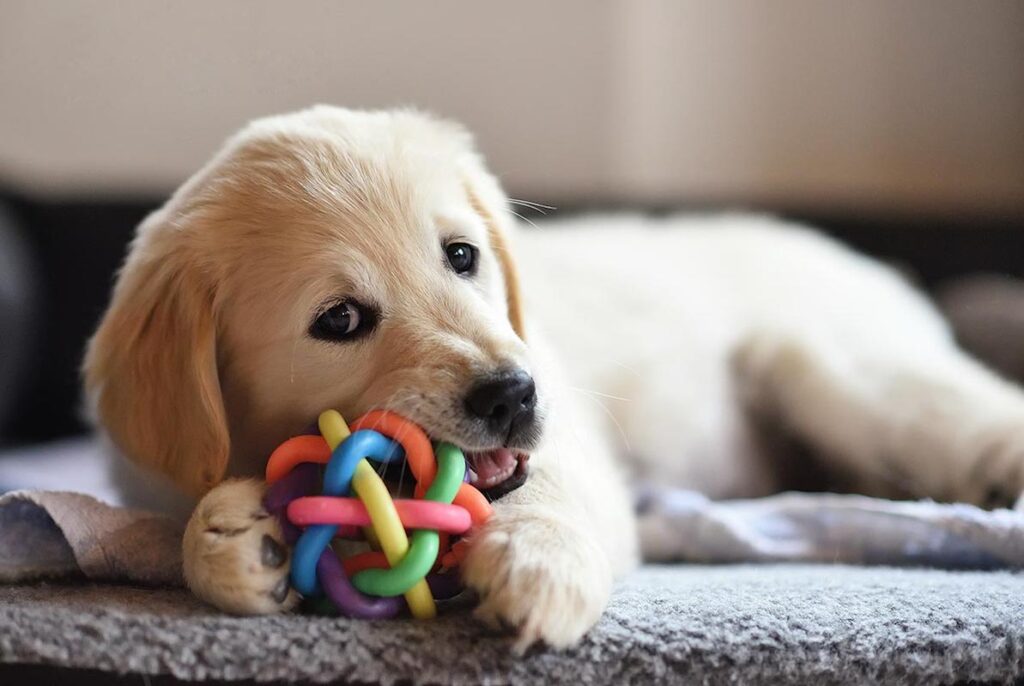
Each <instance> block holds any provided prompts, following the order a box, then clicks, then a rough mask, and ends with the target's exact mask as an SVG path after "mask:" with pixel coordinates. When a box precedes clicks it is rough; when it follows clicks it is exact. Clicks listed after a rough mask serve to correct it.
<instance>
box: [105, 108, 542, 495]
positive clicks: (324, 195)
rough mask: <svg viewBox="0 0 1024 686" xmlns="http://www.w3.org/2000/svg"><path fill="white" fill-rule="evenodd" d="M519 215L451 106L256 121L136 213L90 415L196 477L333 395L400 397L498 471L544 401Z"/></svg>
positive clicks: (205, 476) (312, 414)
mask: <svg viewBox="0 0 1024 686" xmlns="http://www.w3.org/2000/svg"><path fill="white" fill-rule="evenodd" d="M509 223H510V222H509V221H508V212H507V209H506V199H505V197H504V195H503V193H502V191H501V189H500V187H499V185H498V183H497V181H496V180H495V179H494V178H493V177H492V176H491V175H490V174H489V173H488V172H487V170H486V169H485V167H484V165H483V162H482V160H481V158H480V156H479V155H478V154H477V153H476V152H475V150H474V148H473V143H472V140H471V138H470V136H469V135H468V134H467V133H466V132H465V131H464V130H463V129H461V128H459V127H458V126H456V125H454V124H451V123H448V122H443V121H439V120H437V119H434V118H432V117H429V116H426V115H423V114H419V113H416V112H411V111H395V112H354V111H349V110H342V109H337V108H330V107H316V108H313V109H311V110H306V111H303V112H299V113H297V114H292V115H287V116H282V117H273V118H269V119H264V120H260V121H257V122H255V123H253V124H251V125H250V126H249V127H248V128H246V129H245V130H243V131H242V132H241V133H240V134H238V135H237V136H235V137H234V138H233V139H232V140H231V141H229V142H228V144H227V145H226V146H225V148H224V149H223V150H222V151H221V152H220V153H219V154H218V155H217V156H216V157H215V158H214V159H213V160H212V161H211V162H210V163H209V164H208V165H207V166H206V167H205V168H204V169H203V170H201V171H200V172H199V173H198V174H196V175H195V176H194V177H193V178H192V179H190V180H189V181H188V182H187V183H185V184H184V186H182V188H181V189H179V190H178V192H177V193H175V194H174V196H173V197H172V198H171V199H170V200H169V201H168V202H167V204H166V205H165V206H164V207H162V208H161V209H159V210H157V211H156V212H154V213H153V214H152V215H151V216H150V217H148V218H147V219H146V220H145V222H143V224H142V225H141V226H140V228H139V231H138V235H137V237H136V239H135V241H134V243H133V245H132V247H131V250H130V252H129V255H128V258H127V260H126V262H125V265H124V267H123V269H122V271H121V273H120V276H119V278H118V282H117V285H116V287H115V289H114V294H113V299H112V302H111V305H110V308H109V310H108V311H107V313H106V315H105V316H104V318H103V321H102V323H101V325H100V327H99V330H98V331H97V333H96V335H95V336H94V338H93V339H92V341H91V343H90V345H89V350H88V352H87V355H86V360H85V380H86V387H87V391H88V393H89V396H90V399H91V402H92V406H93V408H94V411H95V413H96V414H97V418H98V420H99V421H100V422H101V423H102V425H103V427H104V428H105V429H106V430H107V432H108V433H109V434H110V436H111V437H112V438H113V440H114V442H115V443H116V444H117V445H118V446H119V448H120V449H121V450H122V451H123V452H124V453H125V454H126V455H127V456H128V457H130V458H131V459H132V460H134V461H136V462H137V463H140V464H142V465H143V466H145V467H148V468H151V469H155V470H157V471H159V472H161V473H163V474H164V475H166V476H168V477H170V478H171V479H172V480H173V481H174V482H175V483H176V484H177V485H178V486H179V487H180V488H181V489H182V490H183V491H185V492H187V493H189V494H192V495H200V494H202V493H203V492H204V491H206V490H207V489H209V488H210V487H212V486H213V485H215V484H216V483H217V482H219V481H220V480H221V479H222V478H223V477H224V475H225V473H226V472H227V471H228V469H229V464H230V468H231V471H232V472H233V473H241V474H244V473H252V474H255V473H258V472H259V469H260V467H261V464H262V461H263V460H265V459H266V457H267V455H268V454H269V452H270V451H271V450H272V449H273V448H274V446H275V445H276V444H277V443H278V442H280V441H281V440H283V439H285V438H287V437H288V436H290V435H294V434H296V433H299V432H300V431H301V430H302V429H303V428H304V427H306V426H307V425H308V424H309V423H310V422H311V421H313V420H315V418H316V416H317V415H318V414H319V413H320V412H321V411H322V410H324V409H327V408H336V409H338V410H340V411H341V412H342V413H343V414H344V415H345V416H346V417H348V418H349V419H354V418H355V417H356V416H357V415H359V414H361V413H363V412H365V411H367V410H369V409H371V408H387V409H392V410H395V411H397V412H399V413H401V414H403V415H405V416H406V417H408V418H410V419H412V420H413V421H415V422H417V423H418V424H420V425H422V426H423V427H424V428H425V429H426V430H427V431H428V433H430V435H431V436H432V437H433V438H435V439H438V440H445V441H450V442H452V443H454V444H456V445H458V446H461V447H462V448H464V449H465V450H466V451H467V454H468V455H469V457H470V461H471V466H472V467H473V468H474V469H475V470H476V473H477V477H476V478H477V480H478V482H479V485H480V486H481V487H483V488H489V487H491V488H497V489H500V488H501V485H503V484H504V485H506V486H508V485H509V484H511V483H512V482H514V481H516V480H518V479H520V478H522V477H523V475H524V468H523V462H524V460H525V456H526V454H527V453H528V451H529V450H530V449H532V448H533V447H534V446H535V444H536V442H537V441H538V440H539V436H540V433H541V422H542V415H543V405H542V401H543V394H542V393H541V392H540V391H539V390H538V388H537V385H536V384H535V381H534V379H533V371H534V370H533V369H532V367H531V361H530V359H529V356H528V351H527V347H526V344H525V343H524V339H525V334H524V330H523V313H522V309H521V304H520V300H519V294H518V290H517V284H516V273H515V269H514V265H513V262H512V257H511V254H510V252H509V244H508V230H509V228H510V227H509Z"/></svg>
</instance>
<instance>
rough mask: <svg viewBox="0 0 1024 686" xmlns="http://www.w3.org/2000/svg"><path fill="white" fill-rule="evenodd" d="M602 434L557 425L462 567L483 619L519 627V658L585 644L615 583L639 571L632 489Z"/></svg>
mask: <svg viewBox="0 0 1024 686" xmlns="http://www.w3.org/2000/svg"><path fill="white" fill-rule="evenodd" d="M597 426H600V424H598V423H589V422H580V421H579V419H577V420H575V421H574V420H572V419H569V418H567V417H565V416H563V417H561V418H558V417H556V418H553V419H552V421H551V422H550V423H549V430H548V433H547V436H548V437H547V438H546V439H545V443H544V445H543V446H542V448H541V449H540V450H539V451H537V452H535V453H534V454H533V456H532V457H531V473H530V478H529V480H528V481H527V482H526V484H525V485H524V486H522V487H521V488H520V489H518V490H517V491H514V492H512V493H510V494H509V495H508V496H506V497H505V498H503V499H502V500H500V501H498V502H497V503H495V512H494V516H493V517H492V518H491V520H490V521H489V522H488V523H487V525H486V526H485V527H484V529H483V530H482V531H481V532H479V533H478V534H477V535H476V536H475V537H474V539H473V540H472V543H471V547H470V553H469V556H468V558H467V559H466V561H465V563H464V565H463V570H462V572H463V578H464V580H465V581H466V583H467V585H469V586H470V587H472V588H474V589H475V590H476V591H477V592H478V593H479V595H480V606H479V608H478V609H477V616H478V617H479V618H480V619H482V620H483V621H485V622H487V623H489V624H491V625H495V626H498V625H501V624H505V625H509V626H512V627H514V628H515V629H516V630H517V631H518V640H517V643H516V647H517V649H519V650H523V649H525V648H526V647H528V646H529V645H531V644H532V643H534V642H536V641H543V642H545V643H547V644H549V645H552V646H555V647H564V646H568V645H570V644H572V643H574V642H576V641H577V640H579V638H580V637H581V636H582V635H583V634H584V633H585V632H586V631H587V630H588V629H589V628H590V627H591V626H593V624H594V623H595V622H596V621H597V619H598V618H599V617H600V615H601V613H602V612H603V611H604V608H605V606H606V605H607V603H608V599H609V596H610V594H611V586H612V581H613V579H614V578H615V577H616V576H619V575H621V574H622V573H624V572H625V571H627V570H628V569H630V568H631V567H632V566H633V565H635V564H636V561H637V557H638V554H637V540H636V527H635V522H634V519H633V512H632V505H631V502H630V499H629V495H628V492H627V489H626V485H625V480H624V479H623V478H621V475H619V474H618V471H617V469H616V467H615V465H614V464H613V462H612V457H611V454H610V452H609V445H608V443H607V442H606V441H602V440H600V437H599V436H597V435H595V433H594V432H595V431H596V430H597V429H596V428H595V427H597ZM586 427H590V428H589V429H587V428H586Z"/></svg>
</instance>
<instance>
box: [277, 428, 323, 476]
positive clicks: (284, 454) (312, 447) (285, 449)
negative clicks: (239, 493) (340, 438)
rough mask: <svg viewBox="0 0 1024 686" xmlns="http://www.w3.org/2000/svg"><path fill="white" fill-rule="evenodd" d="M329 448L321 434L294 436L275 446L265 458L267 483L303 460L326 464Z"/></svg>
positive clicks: (286, 472) (283, 474) (284, 473)
mask: <svg viewBox="0 0 1024 686" xmlns="http://www.w3.org/2000/svg"><path fill="white" fill-rule="evenodd" d="M330 459H331V448H330V446H328V445H327V441H325V440H324V439H323V436H295V437H293V438H289V439H288V440H287V441H285V442H284V443H282V444H281V445H279V446H277V449H276V450H274V452H273V453H271V455H270V459H269V460H267V475H266V478H267V483H268V484H272V483H274V482H276V481H278V480H280V479H281V478H282V477H284V476H285V475H286V474H288V472H290V471H292V469H294V468H295V467H297V466H298V465H299V464H301V463H303V462H316V463H319V464H327V462H328V461H330Z"/></svg>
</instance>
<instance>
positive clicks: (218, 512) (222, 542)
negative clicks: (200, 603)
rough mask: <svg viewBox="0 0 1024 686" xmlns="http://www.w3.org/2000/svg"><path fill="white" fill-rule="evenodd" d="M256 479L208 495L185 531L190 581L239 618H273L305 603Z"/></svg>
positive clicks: (201, 594) (194, 589)
mask: <svg viewBox="0 0 1024 686" xmlns="http://www.w3.org/2000/svg"><path fill="white" fill-rule="evenodd" d="M263 491H264V486H263V484H261V483H260V482H259V481H257V480H255V479H248V480H244V481H226V482H224V483H222V484H221V485H219V486H217V487H216V488H214V489H213V490H212V491H210V492H209V493H207V494H206V496H205V497H204V498H203V499H202V500H201V501H200V502H199V505H197V506H196V509H195V511H194V512H193V513H192V518H191V519H190V520H189V522H188V526H187V527H186V529H185V537H184V541H183V545H182V554H183V555H182V557H183V564H184V572H185V580H186V582H187V583H188V586H189V588H190V589H192V592H193V593H195V594H196V595H197V596H198V597H199V598H201V599H203V600H205V601H206V602H208V603H210V604H212V605H214V606H216V607H217V608H219V609H221V610H224V611H226V612H232V613H235V614H242V615H252V614H271V613H275V612H283V611H285V610H288V609H291V608H292V607H294V606H295V604H296V603H297V602H298V600H299V596H298V594H297V593H296V592H295V591H293V590H291V589H290V588H289V586H288V569H289V565H288V561H289V550H288V548H287V546H285V544H284V543H283V540H284V538H283V536H282V535H281V527H280V525H279V524H278V522H277V518H276V517H273V516H271V515H269V514H268V513H267V512H266V511H265V510H264V509H263V504H262V499H263Z"/></svg>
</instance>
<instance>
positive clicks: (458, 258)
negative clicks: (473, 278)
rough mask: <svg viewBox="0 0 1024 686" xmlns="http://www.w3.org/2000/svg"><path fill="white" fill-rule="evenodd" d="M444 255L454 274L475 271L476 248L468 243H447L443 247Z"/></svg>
mask: <svg viewBox="0 0 1024 686" xmlns="http://www.w3.org/2000/svg"><path fill="white" fill-rule="evenodd" d="M444 254H445V257H447V258H448V264H450V265H451V267H452V269H453V270H454V271H455V273H456V274H472V273H473V272H474V271H476V248H474V247H473V246H472V245H470V244H469V243H449V244H448V245H446V246H444Z"/></svg>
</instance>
